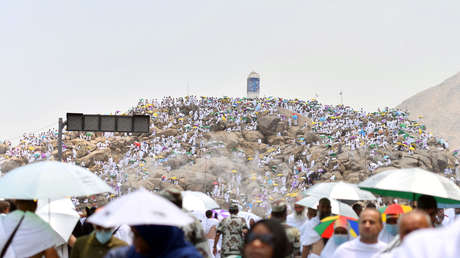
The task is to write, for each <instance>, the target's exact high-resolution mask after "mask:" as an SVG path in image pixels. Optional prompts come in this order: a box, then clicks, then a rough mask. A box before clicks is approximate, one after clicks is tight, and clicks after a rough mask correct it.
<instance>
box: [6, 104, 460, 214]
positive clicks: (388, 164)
mask: <svg viewBox="0 0 460 258" xmlns="http://www.w3.org/2000/svg"><path fill="white" fill-rule="evenodd" d="M134 113H136V114H149V115H150V116H151V119H152V120H151V122H152V125H151V134H148V135H147V134H139V135H127V134H113V133H106V134H101V133H96V134H93V133H76V132H73V133H70V132H67V133H65V139H64V145H65V149H64V152H63V155H64V160H65V161H67V162H75V163H76V164H79V165H81V166H85V167H88V168H89V169H90V170H91V171H93V172H94V173H96V174H98V175H99V176H100V177H102V178H104V179H105V180H106V181H107V182H108V183H109V184H110V185H111V186H112V187H113V188H114V189H115V190H116V195H119V194H123V193H125V192H129V191H131V190H133V189H134V188H137V187H140V186H143V187H145V188H147V189H151V190H154V191H157V190H160V189H162V188H163V187H165V186H168V185H171V184H175V185H179V186H181V187H182V188H183V189H186V190H197V191H203V192H207V193H209V194H210V195H212V196H213V197H214V198H215V199H217V200H218V201H220V202H221V203H228V202H229V201H230V200H231V199H237V200H239V201H240V203H241V204H242V206H244V207H245V208H246V209H251V210H252V211H256V210H257V209H261V210H264V209H267V207H268V204H269V201H270V200H272V199H274V198H277V197H280V196H283V197H286V198H294V197H295V196H296V195H297V194H298V193H299V192H302V191H304V190H305V189H306V188H308V187H309V186H311V185H312V184H314V183H317V182H323V181H336V180H344V181H348V182H352V183H357V182H360V181H362V180H364V179H366V178H367V177H368V176H369V175H372V174H374V173H378V172H380V171H382V170H385V169H390V168H406V167H422V168H425V169H428V170H430V171H433V172H436V173H444V174H446V175H447V176H450V177H453V176H454V174H453V173H454V171H455V168H456V166H457V165H456V164H458V160H457V157H456V156H455V155H453V154H452V153H450V152H449V151H448V150H447V149H446V148H445V147H446V146H445V145H443V144H442V142H440V141H438V139H437V138H435V137H433V136H431V135H430V134H428V133H427V129H426V127H425V125H423V124H421V123H420V122H418V121H415V120H411V119H409V117H408V116H407V114H406V113H404V112H402V111H400V110H396V109H394V110H393V109H386V110H379V111H378V112H373V113H365V112H362V111H356V110H353V109H352V108H350V107H346V106H329V105H322V104H320V103H318V102H317V101H316V100H308V101H303V100H298V99H292V100H287V99H280V98H265V99H246V98H206V97H201V98H198V97H186V98H179V99H172V98H164V99H162V100H140V101H139V103H138V105H136V106H134V107H133V108H132V109H130V110H129V111H128V112H126V114H134ZM56 146H57V142H56V132H55V131H54V130H51V131H48V132H43V133H40V134H36V135H25V136H24V137H23V139H22V140H21V142H20V144H19V145H18V146H11V145H10V144H8V143H5V144H1V145H0V157H1V158H0V168H1V171H2V172H3V173H7V172H8V171H9V170H11V169H13V168H15V167H17V166H20V165H23V164H26V163H29V162H35V161H40V160H49V159H51V160H53V159H56V156H57V150H56ZM116 195H115V196H116ZM112 197H114V195H111V196H108V195H103V196H102V195H101V196H96V197H90V198H89V199H86V200H83V199H81V200H80V201H83V202H84V203H85V204H86V202H89V203H91V202H96V201H106V200H107V199H109V198H112Z"/></svg>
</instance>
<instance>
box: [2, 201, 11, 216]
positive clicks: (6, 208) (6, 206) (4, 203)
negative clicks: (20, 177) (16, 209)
mask: <svg viewBox="0 0 460 258" xmlns="http://www.w3.org/2000/svg"><path fill="white" fill-rule="evenodd" d="M9 212H10V203H9V202H8V201H3V200H2V201H0V214H7V213H9Z"/></svg>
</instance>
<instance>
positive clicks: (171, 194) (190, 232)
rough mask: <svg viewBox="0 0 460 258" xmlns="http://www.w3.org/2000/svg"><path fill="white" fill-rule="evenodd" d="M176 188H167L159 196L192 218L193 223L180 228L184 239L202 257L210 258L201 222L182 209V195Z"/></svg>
mask: <svg viewBox="0 0 460 258" xmlns="http://www.w3.org/2000/svg"><path fill="white" fill-rule="evenodd" d="M181 192H182V191H181V190H180V189H179V188H178V187H169V188H166V189H164V190H162V191H161V192H160V195H161V196H162V197H164V198H165V199H167V200H169V201H170V202H172V203H174V204H175V205H176V206H177V207H178V208H180V209H182V210H183V211H184V212H186V213H188V214H189V215H190V216H191V217H192V218H194V220H193V223H190V224H188V225H186V226H183V227H181V229H182V230H183V231H184V234H185V239H186V240H187V241H189V242H190V243H192V244H193V245H194V246H195V248H196V249H197V250H198V251H200V252H201V254H202V255H203V257H205V258H206V257H211V251H210V248H209V243H208V239H207V238H206V235H205V233H204V230H203V226H202V225H201V222H200V221H199V220H198V219H196V218H195V217H194V216H193V215H192V214H191V213H189V212H188V211H186V210H185V209H183V208H182V194H181Z"/></svg>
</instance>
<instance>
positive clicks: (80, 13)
mask: <svg viewBox="0 0 460 258" xmlns="http://www.w3.org/2000/svg"><path fill="white" fill-rule="evenodd" d="M459 11H460V1H458V0H452V1H432V0H428V1H421V0H417V1H415V0H414V1H404V0H394V1H393V0H387V1H372V0H359V1H354V0H347V1H344V0H335V1H334V0H318V1H310V0H162V1H154V0H145V1H140V0H138V1H126V0H125V1H114V0H107V1H101V0H86V1H83V0H74V1H62V0H59V1H44V0H39V1H37V0H33V1H21V0H9V1H8V0H5V1H0V74H1V76H0V99H1V101H0V110H1V111H0V115H1V121H2V122H1V123H0V139H15V138H18V137H19V136H20V135H21V134H22V133H23V132H30V131H36V130H37V129H39V128H43V127H49V126H51V125H52V124H53V123H57V118H58V117H59V116H64V114H65V113H66V112H83V113H109V112H112V111H115V110H117V109H120V110H126V109H127V108H128V107H130V106H132V105H134V104H135V103H136V101H137V99H139V98H142V97H149V98H152V97H161V96H165V95H173V96H183V95H185V94H186V92H187V91H186V89H187V84H189V85H190V92H191V93H193V94H197V95H214V96H222V95H228V96H243V95H244V93H245V83H246V76H247V75H248V74H249V72H251V71H252V70H255V71H257V72H259V73H260V74H261V76H262V78H261V92H262V94H265V95H272V96H282V97H300V98H311V97H314V95H315V94H318V95H319V99H320V100H321V101H322V102H323V103H326V104H337V103H338V92H339V89H342V90H343V92H344V102H345V104H349V105H353V106H355V107H363V108H365V109H367V110H369V111H371V110H374V109H376V108H377V107H384V106H395V105H397V104H399V103H400V102H401V101H403V100H404V99H406V98H408V97H410V96H412V95H413V94H415V93H417V92H419V91H421V90H423V89H426V88H429V87H431V86H434V85H436V84H438V83H440V82H442V81H443V80H444V79H446V78H447V77H449V76H451V75H453V74H455V73H457V72H459V71H460V34H459V33H458V31H459V27H458V26H459V24H460V16H459V15H458V13H459Z"/></svg>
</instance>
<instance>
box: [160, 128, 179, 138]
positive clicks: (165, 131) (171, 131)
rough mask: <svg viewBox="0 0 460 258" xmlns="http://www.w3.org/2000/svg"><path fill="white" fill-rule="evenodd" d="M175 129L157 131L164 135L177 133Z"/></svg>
mask: <svg viewBox="0 0 460 258" xmlns="http://www.w3.org/2000/svg"><path fill="white" fill-rule="evenodd" d="M177 133H178V132H177V129H173V128H169V129H166V130H164V131H161V132H159V133H158V134H159V135H163V136H164V137H169V136H175V135H177Z"/></svg>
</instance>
